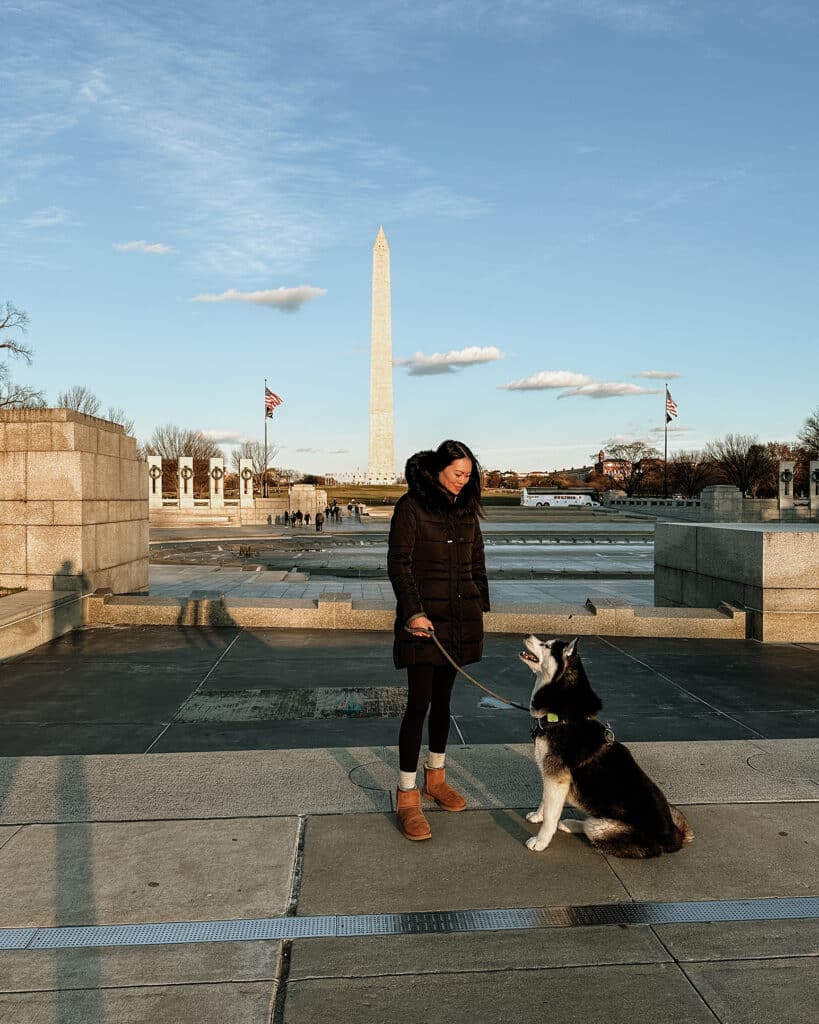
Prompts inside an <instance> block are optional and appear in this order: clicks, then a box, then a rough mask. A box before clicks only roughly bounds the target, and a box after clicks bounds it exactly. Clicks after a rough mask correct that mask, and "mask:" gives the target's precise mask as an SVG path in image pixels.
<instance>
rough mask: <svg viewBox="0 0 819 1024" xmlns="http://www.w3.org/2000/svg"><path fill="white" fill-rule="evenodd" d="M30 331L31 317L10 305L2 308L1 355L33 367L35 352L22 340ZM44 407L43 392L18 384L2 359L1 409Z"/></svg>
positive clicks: (0, 320) (0, 309)
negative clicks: (27, 331) (20, 360)
mask: <svg viewBox="0 0 819 1024" xmlns="http://www.w3.org/2000/svg"><path fill="white" fill-rule="evenodd" d="M27 328H28V315H27V314H26V313H24V312H23V311H22V310H21V309H18V308H17V307H16V306H14V305H12V304H11V303H10V302H6V303H4V304H3V305H2V306H0V353H2V354H3V355H6V354H8V355H11V356H13V357H14V358H16V359H22V360H23V362H25V363H28V364H29V365H30V364H31V360H32V359H33V358H34V353H33V351H32V349H31V348H30V346H28V345H26V344H24V343H23V341H22V336H24V335H25V333H26V330H27ZM43 405H45V401H44V399H43V393H42V391H37V389H36V388H32V387H28V386H26V385H25V384H15V383H14V381H13V380H12V378H11V370H10V368H9V365H8V362H7V360H5V359H3V360H0V409H27V408H38V407H41V406H43Z"/></svg>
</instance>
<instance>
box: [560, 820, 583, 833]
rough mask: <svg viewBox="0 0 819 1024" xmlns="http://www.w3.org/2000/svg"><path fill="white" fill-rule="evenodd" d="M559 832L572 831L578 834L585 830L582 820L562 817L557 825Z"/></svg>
mask: <svg viewBox="0 0 819 1024" xmlns="http://www.w3.org/2000/svg"><path fill="white" fill-rule="evenodd" d="M557 827H558V828H559V829H560V831H561V832H574V833H575V834H579V833H582V832H584V831H585V829H584V828H583V822H582V821H578V820H577V818H564V819H563V820H562V821H561V822H559V823H558V826H557Z"/></svg>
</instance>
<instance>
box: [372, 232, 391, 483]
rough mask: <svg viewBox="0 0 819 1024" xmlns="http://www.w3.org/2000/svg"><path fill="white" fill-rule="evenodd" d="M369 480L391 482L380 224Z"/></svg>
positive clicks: (385, 265) (385, 249) (386, 285)
mask: <svg viewBox="0 0 819 1024" xmlns="http://www.w3.org/2000/svg"><path fill="white" fill-rule="evenodd" d="M367 482H368V483H370V484H394V483H395V450H394V445H393V437H392V314H391V312H390V247H389V244H388V243H387V236H386V235H385V234H384V229H383V228H382V227H380V228H379V229H378V234H377V235H376V237H375V245H374V246H373V306H372V334H371V341H370V459H369V464H368V467H367Z"/></svg>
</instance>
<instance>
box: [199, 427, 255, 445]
mask: <svg viewBox="0 0 819 1024" xmlns="http://www.w3.org/2000/svg"><path fill="white" fill-rule="evenodd" d="M202 436H203V437H206V438H207V439H208V440H209V441H213V443H214V444H230V445H235V444H244V442H245V441H255V440H256V438H254V437H250V436H249V435H247V434H242V433H239V432H238V431H236V430H203V431H202Z"/></svg>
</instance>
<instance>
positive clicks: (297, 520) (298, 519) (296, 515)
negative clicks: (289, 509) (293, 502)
mask: <svg viewBox="0 0 819 1024" xmlns="http://www.w3.org/2000/svg"><path fill="white" fill-rule="evenodd" d="M293 519H294V521H295V524H296V526H301V519H302V516H301V509H300V508H297V509H296V511H295V512H294V513H293Z"/></svg>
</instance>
